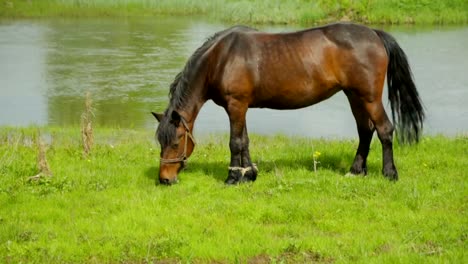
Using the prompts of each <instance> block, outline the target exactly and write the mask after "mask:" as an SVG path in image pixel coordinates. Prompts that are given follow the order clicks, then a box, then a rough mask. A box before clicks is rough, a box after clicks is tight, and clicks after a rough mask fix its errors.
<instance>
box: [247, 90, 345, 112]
mask: <svg viewBox="0 0 468 264" xmlns="http://www.w3.org/2000/svg"><path fill="white" fill-rule="evenodd" d="M339 90H340V89H339V87H333V88H329V89H327V88H320V89H277V90H276V91H280V92H279V93H278V92H275V91H270V92H269V93H266V94H268V96H264V97H263V98H258V97H257V98H256V100H255V101H254V102H253V103H252V104H251V107H258V108H271V109H279V110H282V109H299V108H304V107H308V106H311V105H313V104H316V103H319V102H321V101H323V100H325V99H327V98H329V97H330V96H332V95H334V94H335V93H336V92H338V91H339Z"/></svg>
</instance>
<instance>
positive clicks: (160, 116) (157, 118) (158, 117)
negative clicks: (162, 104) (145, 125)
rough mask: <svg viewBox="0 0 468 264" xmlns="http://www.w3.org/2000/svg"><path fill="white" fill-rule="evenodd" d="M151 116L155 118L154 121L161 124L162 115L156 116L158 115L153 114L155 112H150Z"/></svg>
mask: <svg viewBox="0 0 468 264" xmlns="http://www.w3.org/2000/svg"><path fill="white" fill-rule="evenodd" d="M151 114H153V116H154V117H155V118H156V120H158V122H161V120H162V118H163V116H164V115H163V114H158V113H155V112H151Z"/></svg>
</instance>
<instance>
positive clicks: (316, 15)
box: [0, 0, 468, 25]
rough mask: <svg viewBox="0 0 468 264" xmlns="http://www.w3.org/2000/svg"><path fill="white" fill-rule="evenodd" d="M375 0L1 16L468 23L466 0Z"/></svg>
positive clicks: (71, 9)
mask: <svg viewBox="0 0 468 264" xmlns="http://www.w3.org/2000/svg"><path fill="white" fill-rule="evenodd" d="M419 2H420V1H417V0H412V1H405V2H404V3H401V2H399V3H398V4H394V3H392V1H384V0H375V1H364V0H356V1H353V2H352V3H351V1H345V0H341V1H329V0H324V1H320V2H319V3H309V2H307V1H288V2H281V3H279V2H278V3H272V2H268V1H259V0H254V1H250V2H232V1H227V0H220V1H214V0H207V1H189V0H179V1H169V0H161V1H155V2H149V1H143V0H126V1H125V0H119V1H113V2H106V1H90V0H83V1H72V0H63V1H47V2H46V1H44V2H43V1H20V0H3V1H0V6H1V7H2V8H0V18H44V17H75V18H80V17H137V16H138V17H142V16H146V17H159V16H203V17H205V18H207V19H211V20H216V21H221V22H226V23H243V24H251V25H259V24H291V25H292V24H299V25H318V24H326V23H330V22H334V21H352V22H356V23H362V24H380V25H411V24H415V25H448V24H467V23H468V3H465V2H463V1H450V2H448V1H447V2H448V3H447V2H446V1H443V0H435V1H430V2H428V3H424V4H422V3H419Z"/></svg>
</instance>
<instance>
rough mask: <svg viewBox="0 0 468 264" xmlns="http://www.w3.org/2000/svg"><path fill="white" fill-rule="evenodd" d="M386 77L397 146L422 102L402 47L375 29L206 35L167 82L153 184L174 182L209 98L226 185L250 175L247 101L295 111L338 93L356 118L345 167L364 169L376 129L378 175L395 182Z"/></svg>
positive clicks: (238, 30)
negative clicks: (221, 134)
mask: <svg viewBox="0 0 468 264" xmlns="http://www.w3.org/2000/svg"><path fill="white" fill-rule="evenodd" d="M385 76H387V86H388V96H389V101H390V105H391V110H392V116H393V123H394V124H395V128H396V129H397V135H398V136H399V139H400V140H401V141H402V142H404V143H411V142H415V141H416V142H417V141H418V140H419V137H420V135H421V131H422V127H423V121H424V109H423V105H422V102H421V100H420V98H419V95H418V92H417V90H416V87H415V84H414V82H413V79H412V74H411V70H410V67H409V64H408V60H407V58H406V55H405V53H404V52H403V50H402V49H401V48H400V46H399V45H398V43H397V42H396V40H395V39H394V38H393V37H392V36H391V35H389V34H388V33H385V32H383V31H381V30H376V29H370V28H368V27H365V26H362V25H356V24H349V23H337V24H331V25H326V26H322V27H316V28H311V29H306V30H302V31H298V32H292V33H278V34H269V33H263V32H259V31H256V30H255V29H252V28H249V27H245V26H235V27H232V28H229V29H227V30H224V31H220V32H218V33H216V34H214V35H213V36H212V37H210V38H209V39H208V40H207V41H206V42H205V43H204V44H203V45H202V46H201V47H199V48H198V49H197V50H196V51H195V52H194V54H193V55H192V56H191V57H190V58H189V60H188V62H187V63H186V65H185V67H184V69H183V70H182V71H181V72H180V73H179V74H178V75H177V76H176V77H175V80H174V81H173V83H172V84H171V86H170V92H169V97H170V102H169V106H168V108H167V109H166V111H165V112H164V113H162V114H157V113H154V112H153V115H154V116H155V117H156V119H157V120H158V121H159V122H160V124H159V126H158V129H157V131H156V136H157V139H158V141H159V143H160V144H161V159H160V168H159V181H160V182H161V183H162V184H172V183H175V182H177V175H178V173H179V172H180V171H181V170H182V169H183V168H184V167H185V165H186V162H187V159H188V158H189V157H190V155H191V154H192V152H193V149H194V147H195V139H194V138H193V136H192V130H193V126H194V122H195V119H196V117H197V115H198V113H199V111H200V108H201V107H202V106H203V104H204V103H205V102H206V101H207V100H213V101H214V102H215V103H216V104H217V105H219V106H221V107H223V108H224V109H225V110H226V112H227V114H228V116H229V122H230V140H229V147H230V150H231V163H230V165H229V171H228V177H227V179H226V181H225V182H226V183H227V184H236V183H239V182H243V181H255V179H256V177H257V172H258V171H257V167H256V166H255V165H254V164H253V163H252V161H251V158H250V153H249V138H248V134H247V126H246V122H245V121H246V112H247V109H248V108H263V107H266V108H272V109H298V108H302V107H307V106H310V105H313V104H315V103H318V102H320V101H323V100H325V99H327V98H329V97H330V96H332V95H333V94H335V93H337V92H339V91H343V92H344V93H345V95H346V96H347V98H348V101H349V104H350V106H351V111H352V113H353V115H354V118H355V119H356V124H357V130H358V134H359V147H358V149H357V152H356V156H355V158H354V162H353V164H352V166H351V169H350V173H352V174H366V173H367V166H366V160H367V155H368V153H369V145H370V142H371V139H372V135H373V133H374V130H377V135H378V137H379V140H380V142H381V144H382V155H383V168H382V173H383V175H384V176H385V177H387V178H388V179H390V180H397V179H398V173H397V170H396V168H395V164H394V160H393V147H392V138H393V131H394V126H393V125H392V123H391V122H390V120H389V118H388V116H387V114H386V113H385V110H384V106H383V104H382V92H383V87H384V81H385Z"/></svg>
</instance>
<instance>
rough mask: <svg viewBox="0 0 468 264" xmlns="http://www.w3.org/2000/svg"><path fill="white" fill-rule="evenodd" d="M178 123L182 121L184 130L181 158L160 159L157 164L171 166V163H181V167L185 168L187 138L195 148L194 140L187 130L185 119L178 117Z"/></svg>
mask: <svg viewBox="0 0 468 264" xmlns="http://www.w3.org/2000/svg"><path fill="white" fill-rule="evenodd" d="M180 121H182V125H183V126H184V128H185V135H184V137H185V143H184V152H183V153H182V156H180V157H177V158H174V159H163V158H161V159H160V160H159V162H160V163H161V164H172V163H179V162H180V163H182V167H185V166H186V165H187V160H188V158H187V142H188V138H190V140H192V143H193V145H194V146H195V138H194V137H193V135H192V133H190V129H189V127H188V125H187V122H186V121H185V119H184V118H183V117H180Z"/></svg>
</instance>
